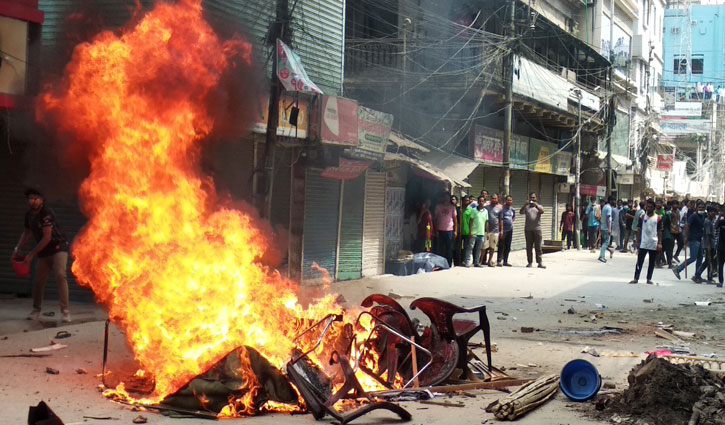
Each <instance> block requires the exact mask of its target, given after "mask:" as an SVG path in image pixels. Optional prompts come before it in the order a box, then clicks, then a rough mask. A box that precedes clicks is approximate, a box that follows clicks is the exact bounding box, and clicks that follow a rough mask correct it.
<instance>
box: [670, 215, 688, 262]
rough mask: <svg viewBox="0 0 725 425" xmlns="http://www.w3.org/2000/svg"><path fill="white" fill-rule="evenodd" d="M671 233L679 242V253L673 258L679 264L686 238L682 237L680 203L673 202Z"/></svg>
mask: <svg viewBox="0 0 725 425" xmlns="http://www.w3.org/2000/svg"><path fill="white" fill-rule="evenodd" d="M670 232H671V233H672V239H674V241H675V242H677V251H676V252H675V254H674V255H673V256H672V259H673V260H675V261H677V262H678V263H679V262H680V259H679V255H680V251H682V247H683V246H685V237H684V236H683V235H682V213H681V212H680V203H679V202H678V201H672V224H671V225H670Z"/></svg>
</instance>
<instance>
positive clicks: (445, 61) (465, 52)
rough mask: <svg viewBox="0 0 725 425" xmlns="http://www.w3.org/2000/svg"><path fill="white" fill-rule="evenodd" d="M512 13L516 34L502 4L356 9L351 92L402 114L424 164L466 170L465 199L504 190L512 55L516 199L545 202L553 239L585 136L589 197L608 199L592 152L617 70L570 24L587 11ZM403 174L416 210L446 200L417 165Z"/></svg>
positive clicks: (351, 19)
mask: <svg viewBox="0 0 725 425" xmlns="http://www.w3.org/2000/svg"><path fill="white" fill-rule="evenodd" d="M514 3H515V19H514V20H513V23H514V24H513V26H514V28H513V31H511V30H509V27H508V25H507V22H509V21H508V19H509V16H510V15H509V12H510V9H508V10H507V7H506V5H505V4H502V3H495V2H475V1H463V2H456V3H454V4H453V5H451V4H450V3H447V2H435V1H421V2H412V1H400V2H398V3H397V4H395V3H387V2H380V1H373V0H365V1H359V2H355V3H354V4H351V3H348V8H347V23H346V58H345V66H346V69H345V82H344V89H345V94H346V95H347V96H350V97H354V98H356V99H358V100H359V101H360V102H361V104H365V105H369V106H370V107H372V108H375V109H379V110H383V111H387V112H390V113H392V114H394V115H395V120H396V124H395V128H396V129H398V130H399V131H400V132H402V133H403V134H405V135H407V136H408V137H409V138H410V139H412V140H413V141H415V142H417V143H418V144H422V145H424V146H425V148H426V149H428V150H430V151H431V152H430V153H428V154H425V155H420V157H421V158H422V159H425V160H426V161H428V162H430V163H432V164H433V165H436V166H438V167H439V168H441V169H443V171H446V172H450V173H452V172H453V171H454V170H461V169H465V170H466V171H467V173H465V174H464V175H463V178H464V179H467V183H468V184H470V186H471V187H470V188H465V189H464V192H467V193H473V194H475V195H478V193H479V192H480V191H481V190H482V189H486V190H488V191H489V192H491V193H493V192H499V191H502V190H503V188H504V187H505V186H506V185H505V183H506V182H505V175H506V167H505V165H506V164H504V161H503V158H504V155H503V140H504V136H505V135H504V131H505V130H506V124H505V122H504V117H505V114H504V110H505V107H506V99H505V89H506V85H507V76H508V75H509V74H508V73H507V69H508V65H507V64H508V63H509V62H507V59H508V55H509V54H510V53H511V52H512V51H513V65H512V71H513V78H512V79H513V84H512V91H513V102H512V103H513V110H514V112H513V125H512V127H513V128H512V134H511V143H510V147H509V154H510V169H511V171H510V181H509V187H510V192H511V193H510V194H511V195H512V196H513V198H514V203H515V204H516V205H519V206H520V205H521V203H522V202H524V201H525V200H526V199H527V196H528V193H529V192H537V193H538V195H539V199H540V201H541V202H542V203H543V205H544V207H545V208H546V209H547V211H549V213H548V214H545V215H544V216H542V219H544V224H543V227H544V229H545V230H544V232H545V239H548V238H549V237H550V236H552V235H553V233H555V229H556V219H557V216H558V214H557V212H558V211H559V209H560V208H562V207H563V205H564V203H566V202H570V201H571V193H572V191H573V185H570V184H569V183H568V182H573V180H574V179H573V177H570V175H571V174H572V171H571V168H572V155H573V153H574V151H575V149H574V147H575V146H576V140H577V135H578V131H577V130H578V129H579V128H580V127H581V129H582V131H581V135H582V151H583V152H585V153H587V155H585V157H584V158H585V160H584V161H583V167H582V169H583V170H587V171H585V172H584V173H583V180H582V182H583V183H584V185H583V186H582V189H583V193H584V195H592V196H596V195H597V194H599V195H601V196H603V195H604V193H600V192H601V191H603V189H604V187H601V188H599V190H598V184H599V183H600V181H601V176H602V175H603V173H602V171H601V160H600V159H599V158H596V154H595V153H596V146H597V145H598V141H599V139H600V138H602V137H604V135H605V134H606V122H605V113H604V110H605V108H604V106H605V105H606V102H605V101H604V97H605V95H606V93H607V91H606V90H605V88H606V87H608V85H609V73H608V70H609V62H608V60H607V59H606V58H605V57H603V56H602V55H601V54H600V53H599V49H598V48H595V47H592V46H591V45H589V44H587V43H586V42H585V41H583V40H581V39H580V38H579V37H578V36H577V34H580V33H581V31H582V30H583V28H582V27H581V26H579V25H578V24H577V22H576V20H574V19H572V18H571V17H574V16H578V14H579V13H580V12H581V10H583V8H584V6H582V5H580V4H578V3H577V4H571V3H568V2H554V1H551V2H530V3H527V2H521V1H516V2H514ZM580 9H581V10H580ZM578 96H581V97H578ZM579 99H581V100H579ZM579 106H581V112H582V118H581V125H580V121H579V118H578V109H579ZM589 153H592V155H588V154H589ZM471 160H473V161H475V162H474V164H473V165H474V166H473V167H470V166H469V165H468V164H469V163H470V161H471ZM452 164H455V165H452ZM462 164H466V165H465V166H463V165H462ZM466 167H470V168H466ZM395 170H396V172H398V173H399V175H398V176H396V178H395V179H396V183H395V184H396V185H397V186H398V187H399V188H400V189H401V190H404V192H405V199H406V201H407V204H406V205H408V208H410V209H414V208H415V205H416V204H420V203H422V202H424V201H425V199H428V198H432V197H433V196H434V194H435V193H438V192H440V191H442V190H443V186H444V183H441V184H440V186H436V184H435V183H431V181H430V177H431V176H429V175H425V174H424V173H421V172H420V170H417V169H416V167H415V165H414V166H412V167H409V168H405V167H397V168H395ZM522 230H523V229H522V226H517V229H516V231H517V232H516V233H515V243H514V245H515V246H516V245H518V246H521V244H522V243H523V231H522Z"/></svg>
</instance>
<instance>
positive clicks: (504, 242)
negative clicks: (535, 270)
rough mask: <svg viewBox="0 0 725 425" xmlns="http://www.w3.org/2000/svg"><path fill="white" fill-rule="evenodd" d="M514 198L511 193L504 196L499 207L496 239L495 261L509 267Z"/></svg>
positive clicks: (514, 215) (514, 216)
mask: <svg viewBox="0 0 725 425" xmlns="http://www.w3.org/2000/svg"><path fill="white" fill-rule="evenodd" d="M513 205H514V198H512V197H511V195H507V196H506V203H505V204H504V206H503V208H501V222H502V223H503V226H502V227H501V237H500V238H499V239H498V255H497V258H496V263H497V265H498V266H501V263H502V262H503V266H504V267H511V264H510V263H509V254H510V253H511V241H512V240H513V238H514V221H515V220H516V210H515V209H514V207H513Z"/></svg>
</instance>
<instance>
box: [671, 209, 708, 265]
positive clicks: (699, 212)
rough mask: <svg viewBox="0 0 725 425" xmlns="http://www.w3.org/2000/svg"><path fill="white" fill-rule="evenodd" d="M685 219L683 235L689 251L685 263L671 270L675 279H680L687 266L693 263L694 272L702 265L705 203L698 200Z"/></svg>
mask: <svg viewBox="0 0 725 425" xmlns="http://www.w3.org/2000/svg"><path fill="white" fill-rule="evenodd" d="M690 211H691V214H690V217H689V218H688V219H687V226H685V235H686V236H687V249H689V250H690V257H689V258H687V261H685V262H682V263H680V265H679V266H677V267H675V268H674V269H672V273H674V274H675V277H676V278H677V279H680V273H681V272H682V271H683V270H685V267H687V266H689V265H690V264H692V263H693V262H694V263H695V270H698V269H699V268H700V264H702V243H701V242H702V237H703V236H704V233H705V203H704V202H702V201H700V200H698V201H697V205H696V211H692V208H690Z"/></svg>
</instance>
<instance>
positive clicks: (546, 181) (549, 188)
mask: <svg viewBox="0 0 725 425" xmlns="http://www.w3.org/2000/svg"><path fill="white" fill-rule="evenodd" d="M534 187H536V186H534ZM554 190H556V188H555V187H554V176H552V175H551V174H539V185H538V189H535V191H536V195H537V199H538V200H539V203H540V204H541V206H542V207H544V214H543V215H542V216H541V234H542V235H543V240H549V239H552V228H553V227H552V226H553V224H554V222H555V221H556V218H555V217H554V215H555V214H556V210H555V209H554Z"/></svg>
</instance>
